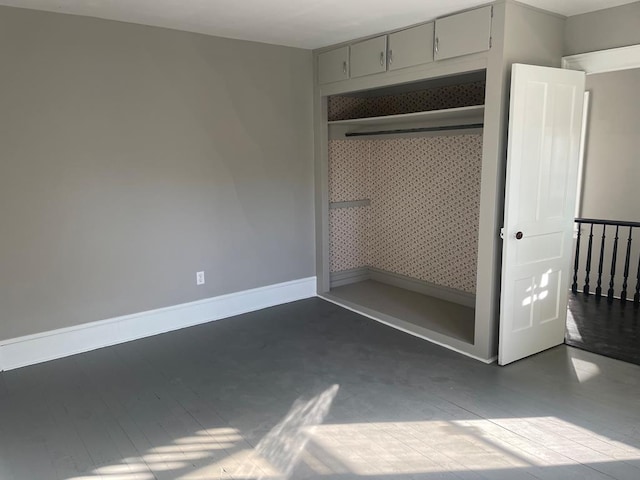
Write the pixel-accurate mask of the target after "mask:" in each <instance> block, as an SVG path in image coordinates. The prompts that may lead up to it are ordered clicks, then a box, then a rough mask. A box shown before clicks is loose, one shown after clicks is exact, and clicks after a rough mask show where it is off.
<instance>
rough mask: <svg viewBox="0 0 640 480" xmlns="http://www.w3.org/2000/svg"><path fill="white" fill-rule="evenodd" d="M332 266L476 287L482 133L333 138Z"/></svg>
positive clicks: (468, 288)
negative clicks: (356, 203)
mask: <svg viewBox="0 0 640 480" xmlns="http://www.w3.org/2000/svg"><path fill="white" fill-rule="evenodd" d="M329 143H330V145H329V165H330V167H329V170H330V173H329V175H330V181H329V189H330V194H329V196H330V199H331V200H330V201H332V202H338V201H352V200H362V199H370V201H371V205H370V206H368V207H357V208H339V209H332V210H331V211H330V219H329V220H330V238H331V240H330V253H331V271H332V272H336V271H341V270H348V269H352V268H358V267H363V266H371V267H376V268H380V269H382V270H387V271H390V272H394V273H398V274H402V275H407V276H409V277H412V278H416V279H420V280H426V281H429V282H433V283H436V284H439V285H444V286H447V287H451V288H455V289H458V290H462V291H465V292H470V293H475V287H476V262H477V242H478V215H479V208H480V173H481V162H482V136H481V135H477V134H474V135H454V136H444V135H443V136H431V137H411V138H393V139H370V140H332V141H330V142H329Z"/></svg>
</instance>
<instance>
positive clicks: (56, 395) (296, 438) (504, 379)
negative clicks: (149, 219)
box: [0, 299, 640, 480]
mask: <svg viewBox="0 0 640 480" xmlns="http://www.w3.org/2000/svg"><path fill="white" fill-rule="evenodd" d="M639 399H640V367H638V366H636V365H631V364H626V363H623V362H619V361H616V360H612V359H609V358H605V357H600V356H598V355H594V354H591V353H588V352H584V351H580V350H576V349H573V348H570V347H565V346H562V347H557V348H555V349H552V350H549V351H547V352H544V353H542V354H539V355H536V356H534V357H531V358H528V359H525V360H523V361H520V362H516V363H515V364H512V365H510V366H508V367H504V368H500V367H497V366H495V365H484V364H482V363H480V362H477V361H474V360H471V359H468V358H466V357H463V356H461V355H458V354H455V353H453V352H450V351H448V350H445V349H443V348H441V347H438V346H435V345H433V344H430V343H428V342H425V341H422V340H419V339H417V338H415V337H412V336H410V335H407V334H404V333H402V332H399V331H396V330H394V329H391V328H388V327H386V326H384V325H381V324H378V323H376V322H374V321H372V320H369V319H366V318H363V317H360V316H358V315H357V314H355V313H352V312H350V311H347V310H344V309H342V308H340V307H338V306H336V305H333V304H331V303H328V302H325V301H323V300H320V299H309V300H304V301H300V302H295V303H291V304H288V305H283V306H279V307H274V308H270V309H267V310H263V311H261V312H255V313H251V314H247V315H242V316H239V317H235V318H232V319H227V320H221V321H218V322H215V323H211V324H208V325H202V326H198V327H193V328H189V329H184V330H181V331H177V332H173V333H169V334H165V335H159V336H156V337H153V338H148V339H144V340H139V341H135V342H131V343H128V344H123V345H118V346H115V347H110V348H105V349H102V350H97V351H94V352H90V353H86V354H82V355H77V356H74V357H69V358H65V359H61V360H57V361H53V362H49V363H45V364H41V365H35V366H32V367H27V368H23V369H19V370H14V371H10V372H4V373H1V374H0V479H2V480H37V479H46V480H50V479H63V480H70V479H75V480H80V479H82V480H89V479H90V480H95V479H102V480H134V479H135V480H142V479H154V478H155V479H195V478H198V479H216V480H217V479H228V478H245V479H258V478H285V477H289V478H292V479H308V478H314V479H364V480H366V479H376V480H391V479H401V480H409V479H427V480H431V479H437V478H438V479H439V478H445V479H509V480H513V479H520V478H523V479H533V478H538V479H568V478H575V479H608V480H610V479H612V478H617V479H634V480H637V479H639V478H640V408H638V407H639V406H640V400H639ZM315 424H320V425H319V426H317V427H315V428H312V427H313V425H315Z"/></svg>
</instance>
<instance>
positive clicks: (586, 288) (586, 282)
mask: <svg viewBox="0 0 640 480" xmlns="http://www.w3.org/2000/svg"><path fill="white" fill-rule="evenodd" d="M592 245H593V223H592V224H591V228H590V229H589V245H588V246H587V266H586V275H585V277H584V287H583V288H582V293H584V294H585V295H589V272H590V271H591V246H592Z"/></svg>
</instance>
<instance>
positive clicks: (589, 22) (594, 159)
mask: <svg viewBox="0 0 640 480" xmlns="http://www.w3.org/2000/svg"><path fill="white" fill-rule="evenodd" d="M636 44H640V2H634V3H631V4H628V5H623V6H620V7H615V8H608V9H605V10H599V11H596V12H592V13H587V14H584V15H577V16H575V17H569V18H568V19H567V22H566V28H565V55H573V54H576V53H585V52H592V51H597V50H606V49H610V48H617V47H624V46H629V45H636ZM638 85H640V70H630V71H622V72H611V73H603V74H597V75H588V76H587V85H586V88H587V90H588V91H590V92H591V98H590V112H589V124H588V128H587V141H586V150H585V166H584V177H583V192H582V208H581V212H580V214H581V216H583V217H594V218H606V219H614V220H634V221H640V212H639V211H638V208H637V205H638V204H639V203H640V191H639V190H638V185H637V179H638V178H640V162H639V161H638V153H637V152H638V151H640V139H639V137H638V132H637V125H638V124H640V97H638V95H637V89H638V88H637V87H638Z"/></svg>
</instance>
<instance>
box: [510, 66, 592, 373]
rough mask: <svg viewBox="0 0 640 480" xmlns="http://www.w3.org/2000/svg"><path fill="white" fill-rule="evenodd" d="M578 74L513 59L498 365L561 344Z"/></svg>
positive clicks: (580, 86)
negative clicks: (514, 62)
mask: <svg viewBox="0 0 640 480" xmlns="http://www.w3.org/2000/svg"><path fill="white" fill-rule="evenodd" d="M584 84H585V74H584V72H578V71H574V70H562V69H559V68H548V67H536V66H532V65H520V64H514V65H513V69H512V74H511V107H510V112H509V139H508V145H507V179H506V191H505V208H504V229H503V236H504V240H503V246H502V287H501V295H500V297H501V298H500V343H499V349H498V363H499V364H500V365H505V364H507V363H511V362H513V361H515V360H518V359H520V358H524V357H527V356H529V355H533V354H534V353H538V352H541V351H542V350H546V349H547V348H551V347H554V346H556V345H559V344H561V343H563V342H564V331H565V322H566V316H567V295H568V292H569V277H570V274H571V253H572V248H573V242H572V238H573V223H574V222H573V220H574V219H573V214H574V208H575V202H576V188H577V184H578V163H579V156H580V155H579V151H580V137H581V130H582V113H583V108H582V105H583V99H584Z"/></svg>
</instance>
